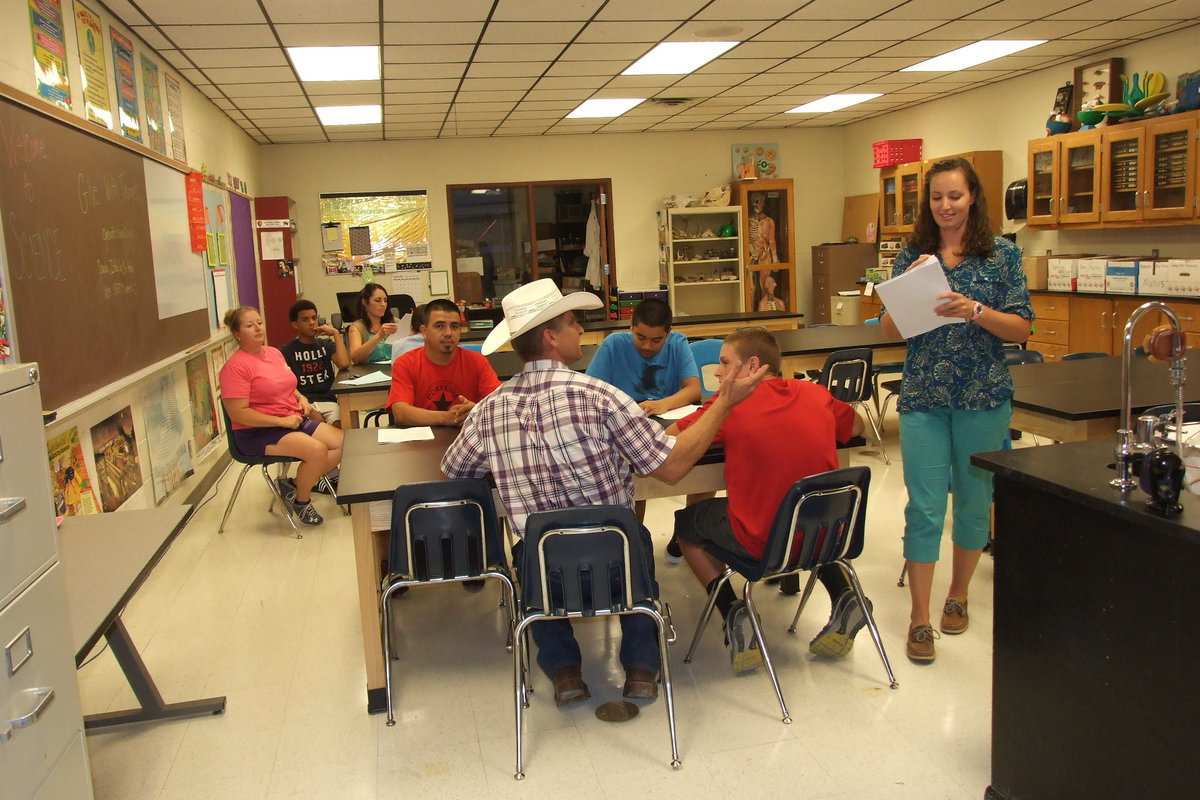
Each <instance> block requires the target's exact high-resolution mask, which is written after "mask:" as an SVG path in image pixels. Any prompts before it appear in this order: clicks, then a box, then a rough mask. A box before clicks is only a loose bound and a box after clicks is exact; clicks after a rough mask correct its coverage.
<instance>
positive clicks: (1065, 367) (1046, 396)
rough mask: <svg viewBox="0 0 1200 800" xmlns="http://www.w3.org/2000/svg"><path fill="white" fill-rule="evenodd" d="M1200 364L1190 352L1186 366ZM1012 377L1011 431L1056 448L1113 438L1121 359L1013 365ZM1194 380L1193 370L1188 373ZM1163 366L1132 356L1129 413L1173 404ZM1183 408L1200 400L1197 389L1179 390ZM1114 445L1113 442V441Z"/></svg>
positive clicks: (1117, 418)
mask: <svg viewBox="0 0 1200 800" xmlns="http://www.w3.org/2000/svg"><path fill="white" fill-rule="evenodd" d="M1197 361H1200V350H1189V351H1188V362H1190V365H1195V364H1196V363H1197ZM1009 371H1010V372H1011V373H1012V378H1013V386H1014V388H1015V390H1016V392H1015V394H1014V396H1013V417H1012V423H1011V426H1012V427H1013V428H1015V429H1017V430H1020V431H1028V432H1029V433H1032V434H1035V435H1038V436H1047V437H1049V438H1051V439H1054V440H1056V441H1059V442H1078V441H1083V440H1085V439H1100V438H1104V437H1108V436H1114V437H1115V435H1116V432H1117V428H1118V427H1119V426H1120V422H1121V404H1122V403H1123V402H1124V398H1123V397H1122V396H1121V357H1120V356H1106V357H1104V358H1085V359H1078V360H1073V361H1060V362H1051V363H1045V364H1015V365H1013V366H1012V367H1009ZM1189 372H1191V373H1192V374H1193V375H1194V374H1195V367H1194V366H1192V369H1191V370H1189ZM1168 376H1169V373H1168V368H1167V365H1166V364H1163V363H1160V362H1156V361H1150V360H1149V359H1148V358H1146V357H1145V356H1135V357H1134V359H1133V362H1132V364H1131V366H1130V384H1131V386H1132V387H1133V413H1134V416H1135V417H1136V415H1137V414H1138V412H1139V411H1142V410H1145V409H1147V408H1149V407H1150V406H1157V405H1165V404H1168V403H1173V402H1175V398H1174V392H1173V391H1172V389H1171V385H1170V380H1169V377H1168ZM1183 399H1184V401H1185V402H1194V401H1198V400H1200V385H1197V382H1196V380H1194V379H1193V380H1192V381H1190V382H1189V383H1187V384H1186V385H1185V386H1184V387H1183ZM1114 441H1115V440H1114Z"/></svg>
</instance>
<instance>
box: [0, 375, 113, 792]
mask: <svg viewBox="0 0 1200 800" xmlns="http://www.w3.org/2000/svg"><path fill="white" fill-rule="evenodd" d="M0 648H2V650H0V776H2V778H0V781H2V783H3V795H4V797H5V798H12V800H27V799H28V798H34V797H37V798H45V800H59V798H63V800H67V799H68V798H69V800H76V798H90V797H91V796H92V789H91V779H90V777H89V774H88V764H87V754H86V750H85V748H84V743H83V717H82V714H81V712H80V705H79V686H78V684H77V683H76V679H75V660H74V654H73V652H72V647H71V636H70V628H69V625H68V620H67V597H66V590H65V587H64V585H63V576H62V569H61V568H60V567H59V566H58V555H57V548H56V546H55V530H54V504H53V501H52V499H51V494H50V472H49V469H48V468H47V466H46V442H45V438H44V435H43V433H42V411H41V395H40V394H39V392H38V386H37V366H36V365H28V364H26V365H17V366H12V367H0Z"/></svg>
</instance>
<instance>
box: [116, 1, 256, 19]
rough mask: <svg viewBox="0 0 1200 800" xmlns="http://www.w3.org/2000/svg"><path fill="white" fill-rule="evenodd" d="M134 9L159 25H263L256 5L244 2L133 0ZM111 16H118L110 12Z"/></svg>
mask: <svg viewBox="0 0 1200 800" xmlns="http://www.w3.org/2000/svg"><path fill="white" fill-rule="evenodd" d="M137 5H138V8H140V9H141V10H142V12H143V13H144V14H145V15H146V16H148V17H149V18H150V19H152V20H154V21H155V22H157V23H158V24H159V25H212V24H216V23H243V22H250V23H253V22H258V23H262V22H266V20H265V19H264V18H263V15H262V11H261V10H259V7H258V3H247V2H245V0H204V2H203V3H187V2H180V0H137ZM113 13H118V12H117V10H116V9H113Z"/></svg>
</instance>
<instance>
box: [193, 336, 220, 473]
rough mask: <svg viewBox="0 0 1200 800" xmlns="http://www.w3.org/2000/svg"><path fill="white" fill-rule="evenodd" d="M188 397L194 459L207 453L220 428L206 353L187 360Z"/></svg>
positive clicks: (199, 458)
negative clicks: (190, 411)
mask: <svg viewBox="0 0 1200 800" xmlns="http://www.w3.org/2000/svg"><path fill="white" fill-rule="evenodd" d="M186 368H187V382H188V397H189V398H191V408H192V452H193V453H195V454H196V460H197V461H202V460H203V459H204V457H205V456H206V455H207V450H206V448H207V447H208V446H209V445H210V444H212V443H213V442H214V441H216V438H217V434H218V433H220V430H221V429H220V428H219V427H218V424H217V408H216V406H215V405H214V404H213V393H212V374H211V373H210V372H209V371H208V354H207V353H198V354H196V355H194V356H192V357H191V358H189V359H188V360H187V364H186Z"/></svg>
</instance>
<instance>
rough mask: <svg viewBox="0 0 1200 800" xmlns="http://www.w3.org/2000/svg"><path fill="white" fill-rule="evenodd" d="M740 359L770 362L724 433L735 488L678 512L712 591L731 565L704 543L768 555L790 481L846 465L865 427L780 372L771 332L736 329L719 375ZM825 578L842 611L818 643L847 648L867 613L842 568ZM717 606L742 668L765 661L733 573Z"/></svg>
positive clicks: (697, 569)
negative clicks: (840, 453)
mask: <svg viewBox="0 0 1200 800" xmlns="http://www.w3.org/2000/svg"><path fill="white" fill-rule="evenodd" d="M739 361H740V362H741V364H742V370H748V371H753V370H755V369H758V368H759V366H760V365H763V364H765V365H767V366H768V367H769V371H768V377H767V378H766V379H765V380H763V382H762V383H761V384H759V386H758V388H756V389H755V390H754V394H752V395H751V396H750V397H749V398H747V399H746V400H745V401H743V402H742V403H741V404H739V405H738V406H737V407H735V408H734V409H733V411H731V412H730V414H729V416H728V417H727V418H726V420H725V422H724V423H723V424H722V425H721V430H720V432H719V433H718V434H717V438H716V439H714V442H721V443H722V444H723V445H724V448H725V488H726V490H727V491H726V494H727V495H728V497H720V498H714V499H711V500H703V501H701V502H699V503H696V504H694V505H690V506H688V507H687V508H684V509H682V510H680V511H677V512H675V535H676V536H677V537H678V539H679V545H680V548H681V549H682V550H683V556H684V558H685V559H686V560H687V562H688V566H689V567H691V569H692V572H693V573H694V574H695V575H696V577H697V578H698V579H699V581H700V583H701V584H702V585H703V586H705V587H707V588H708V589H709V590H711V588H712V585H713V582H714V581H716V580H717V578H718V577H719V576H720V575H721V573H722V572H724V571H725V565H724V564H723V563H721V561H720V560H718V559H717V558H716V557H715V556H713V555H712V554H711V553H709V552H708V551H707V550H706V549H705V548H704V544H705V542H711V543H713V544H715V545H717V546H719V547H721V548H722V549H725V550H729V551H732V552H737V553H742V554H744V555H746V556H747V557H748V558H751V559H757V558H761V557H762V553H763V549H764V548H765V547H766V542H767V536H768V534H769V532H770V530H771V525H772V523H773V522H774V520H775V514H776V512H777V511H778V510H779V503H780V501H781V500H782V499H783V496H784V494H786V493H787V490H788V489H789V488H791V486H792V484H794V483H795V482H796V481H798V480H800V479H801V478H805V477H808V476H809V475H815V474H817V473H819V472H826V471H828V470H833V469H837V468H838V458H837V444H838V442H842V443H845V442H847V441H849V440H850V439H851V438H853V437H855V436H857V435H859V434H860V433H861V432H862V430H863V422H862V420H861V419H860V418H859V416H858V414H856V413H855V412H854V409H853V408H851V407H850V406H849V405H847V404H846V403H843V402H842V401H840V400H837V399H835V398H834V397H833V395H831V394H830V393H829V391H828V390H826V389H825V388H824V387H823V386H821V385H819V384H816V383H812V382H810V381H803V380H786V379H784V378H781V377H779V370H780V354H779V345H778V343H777V342H776V341H775V337H774V336H772V335H771V333H770V331H767V330H766V329H762V328H753V329H750V328H745V329H742V330H738V331H735V332H734V333H732V334H730V335H729V336H728V337H726V338H725V342H724V344H723V345H722V346H721V355H720V363H719V364H718V366H717V371H716V375H717V377H718V378H721V377H722V376H723V375H724V373H725V371H726V370H728V369H730V368H731V365H736V364H737V363H738V362H739ZM710 402H711V401H710ZM707 408H708V406H707V404H706V405H704V406H702V407H701V408H700V409H699V410H697V411H695V412H693V413H692V414H689V415H688V416H686V417H684V418H683V419H681V420H679V421H678V422H676V423H675V424H674V425H672V426H671V427H670V428H668V429H667V433H672V434H673V433H676V432H678V431H682V430H685V429H686V428H687V427H688V426H690V425H691V424H692V423H694V422H695V421H696V420H697V419H698V418H699V417H700V416H701V415H702V414H704V412H705V411H706V410H707ZM819 577H820V579H821V583H822V584H824V586H825V588H826V589H827V590H828V591H829V597H830V600H831V601H832V604H833V614H832V615H831V617H830V620H829V623H828V624H827V625H826V626H825V628H824V629H823V630H822V631H821V632H820V633H819V634H817V637H816V638H815V639H813V641H812V643H811V644H810V645H809V649H810V650H811V651H812V652H813V653H816V654H817V655H831V656H841V655H845V654H846V653H849V652H850V649H851V648H852V647H853V646H854V635H855V634H856V633H858V630H859V628H861V627H862V625H863V624H864V623H865V621H866V618H865V616H864V615H863V614H862V609H861V608H860V607H859V603H858V599H857V598H856V597H855V595H854V590H853V589H852V588H851V587H850V583H849V581H848V580H847V578H846V575H845V574H844V573H843V571H842V570H841V568H840V567H837V566H827V567H822V568H821V570H820V572H819ZM716 606H717V608H718V609H720V611H721V614H722V615H723V616H724V617H725V620H726V636H727V638H728V640H729V645H730V648H731V657H732V659H733V664H734V669H735V671H738V672H741V671H744V670H746V669H753V668H754V667H755V666H757V665H758V664H759V663H761V654H760V653H759V652H758V648H757V643H756V642H750V643H749V647H747V646H746V645H745V642H744V638H743V636H742V635H741V633H742V630H741V629H742V622H743V621H744V620H745V614H746V610H745V606H744V604H743V603H742V601H741V600H738V599H737V595H736V594H735V593H734V591H733V588H732V587H731V586H730V584H729V582H726V583H725V584H724V585H723V586H722V587H721V591H720V593H719V594H718V595H717V600H716Z"/></svg>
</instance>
